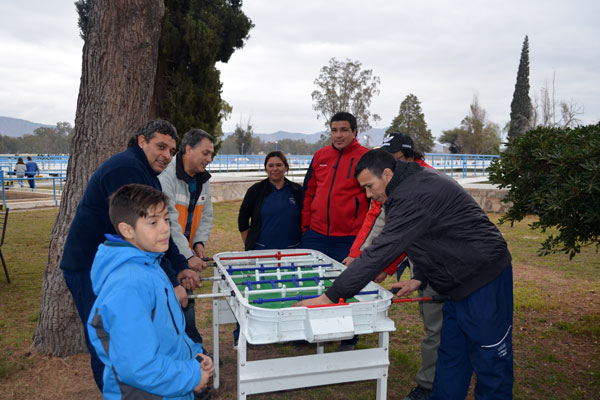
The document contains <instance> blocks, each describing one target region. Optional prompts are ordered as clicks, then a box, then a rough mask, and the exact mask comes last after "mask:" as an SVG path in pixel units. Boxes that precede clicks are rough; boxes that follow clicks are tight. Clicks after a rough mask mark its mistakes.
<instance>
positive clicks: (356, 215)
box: [354, 197, 360, 219]
mask: <svg viewBox="0 0 600 400" xmlns="http://www.w3.org/2000/svg"><path fill="white" fill-rule="evenodd" d="M359 205H360V202H359V201H358V197H355V198H354V218H355V219H356V218H358V206H359Z"/></svg>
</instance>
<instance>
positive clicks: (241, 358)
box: [237, 330, 247, 400]
mask: <svg viewBox="0 0 600 400" xmlns="http://www.w3.org/2000/svg"><path fill="white" fill-rule="evenodd" d="M246 348H247V342H246V335H244V332H243V331H241V330H240V338H239V340H238V348H237V361H238V363H237V391H238V396H237V398H238V400H246V393H245V391H243V390H245V389H243V385H242V384H241V380H240V377H241V376H243V373H242V369H243V368H245V367H246V361H247V360H246Z"/></svg>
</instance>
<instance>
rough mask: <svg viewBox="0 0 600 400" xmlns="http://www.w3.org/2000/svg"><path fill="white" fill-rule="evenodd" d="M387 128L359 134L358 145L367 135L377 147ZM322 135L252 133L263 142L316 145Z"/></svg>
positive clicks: (229, 133) (278, 132)
mask: <svg viewBox="0 0 600 400" xmlns="http://www.w3.org/2000/svg"><path fill="white" fill-rule="evenodd" d="M386 129H387V128H381V129H380V128H373V129H370V130H368V131H366V132H361V133H359V134H358V140H359V141H360V143H362V144H365V140H364V136H365V135H368V136H369V145H370V146H371V147H373V146H379V145H380V144H381V142H382V141H383V135H384V133H385V130H386ZM232 133H233V132H226V133H225V137H227V136H229V135H231V134H232ZM322 133H323V131H321V132H316V133H310V134H309V133H300V132H286V131H277V132H273V133H256V132H255V133H254V134H253V135H254V136H257V137H259V138H260V140H262V141H263V142H275V141H279V140H283V139H291V140H300V139H304V140H305V141H306V143H316V142H318V141H319V138H320V137H321V134H322Z"/></svg>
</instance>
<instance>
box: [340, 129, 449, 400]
mask: <svg viewBox="0 0 600 400" xmlns="http://www.w3.org/2000/svg"><path fill="white" fill-rule="evenodd" d="M380 149H382V150H385V151H387V152H388V153H391V154H392V155H393V156H394V159H395V160H403V161H407V162H411V161H414V162H416V163H418V164H419V165H421V166H422V167H426V168H433V167H431V166H430V165H429V164H427V163H426V162H425V161H424V160H423V154H422V153H420V152H418V151H416V150H415V149H414V143H413V140H412V138H411V137H410V136H409V135H406V134H404V133H400V132H392V133H390V134H389V135H387V136H386V137H385V138H384V139H383V144H382V145H381V147H380ZM381 206H382V204H381V203H380V202H379V201H377V200H371V208H370V209H369V212H368V213H367V216H366V217H365V220H364V222H363V226H362V227H361V228H360V231H359V232H358V235H356V240H355V241H354V243H353V244H352V248H351V249H350V253H349V254H348V257H346V258H345V259H344V260H343V261H342V262H343V263H344V264H345V265H346V266H350V264H352V261H354V259H356V258H358V257H359V256H360V255H361V253H362V251H363V250H364V249H365V248H367V247H369V246H370V245H371V243H372V242H373V239H375V238H376V237H377V236H379V234H380V233H381V231H382V230H383V226H384V225H385V209H384V208H382V207H381ZM407 265H409V260H408V258H407V257H406V253H402V254H401V255H400V256H399V257H398V258H396V259H395V260H394V261H393V262H392V263H391V264H390V265H388V266H387V267H386V268H385V269H384V270H383V271H382V272H381V273H380V274H379V275H377V277H376V278H375V279H374V281H375V282H377V283H381V282H383V281H384V280H385V278H386V277H387V276H388V275H393V274H394V273H396V276H397V278H398V280H400V276H402V273H403V271H404V269H405V268H406V266H407ZM437 294H438V293H437V292H436V291H435V290H434V289H433V288H432V287H431V286H430V285H428V286H427V287H426V288H425V289H423V290H419V296H420V297H425V296H427V297H429V296H435V295H437ZM443 306H444V304H443V303H433V302H432V303H424V302H421V303H419V311H420V314H421V319H422V320H423V324H424V325H425V337H424V338H423V341H422V344H421V362H422V365H421V369H420V370H419V371H418V372H417V375H416V376H415V381H416V383H417V386H416V387H414V388H413V389H412V390H411V392H410V393H409V394H408V395H407V396H406V397H405V398H404V400H421V399H426V398H427V396H428V395H429V393H431V389H432V388H433V379H434V377H435V364H436V361H437V350H438V347H439V346H440V334H441V332H442V319H443V314H442V307H443Z"/></svg>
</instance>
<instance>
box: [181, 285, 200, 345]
mask: <svg viewBox="0 0 600 400" xmlns="http://www.w3.org/2000/svg"><path fill="white" fill-rule="evenodd" d="M186 292H187V294H188V295H189V294H193V293H194V292H193V291H192V290H189V289H186ZM183 315H184V316H185V333H186V334H187V335H188V336H189V337H190V339H192V340H193V341H194V342H196V343H202V336H200V332H198V328H196V310H194V300H193V299H190V300H189V302H188V306H187V307H186V308H184V309H183Z"/></svg>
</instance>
